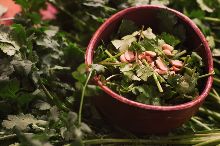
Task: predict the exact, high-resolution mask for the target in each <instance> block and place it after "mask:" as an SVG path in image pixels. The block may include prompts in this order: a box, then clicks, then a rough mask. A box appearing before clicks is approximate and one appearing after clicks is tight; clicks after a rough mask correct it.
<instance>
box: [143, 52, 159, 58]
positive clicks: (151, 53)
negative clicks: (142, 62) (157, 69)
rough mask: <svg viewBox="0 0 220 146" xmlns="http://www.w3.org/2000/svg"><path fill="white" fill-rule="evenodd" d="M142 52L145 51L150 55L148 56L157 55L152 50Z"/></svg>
mask: <svg viewBox="0 0 220 146" xmlns="http://www.w3.org/2000/svg"><path fill="white" fill-rule="evenodd" d="M144 53H145V55H147V56H150V57H155V56H157V54H156V53H155V52H153V51H145V52H144Z"/></svg>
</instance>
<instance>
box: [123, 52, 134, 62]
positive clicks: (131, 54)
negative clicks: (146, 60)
mask: <svg viewBox="0 0 220 146" xmlns="http://www.w3.org/2000/svg"><path fill="white" fill-rule="evenodd" d="M124 55H125V59H126V60H127V61H128V62H132V61H134V60H135V55H134V52H132V51H126V52H125V54H124Z"/></svg>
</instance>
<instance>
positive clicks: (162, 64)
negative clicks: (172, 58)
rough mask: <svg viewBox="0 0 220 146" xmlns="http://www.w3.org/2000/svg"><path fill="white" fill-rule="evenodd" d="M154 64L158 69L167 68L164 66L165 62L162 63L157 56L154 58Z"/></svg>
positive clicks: (164, 69)
mask: <svg viewBox="0 0 220 146" xmlns="http://www.w3.org/2000/svg"><path fill="white" fill-rule="evenodd" d="M156 65H157V67H158V68H159V69H161V70H163V71H167V70H168V68H167V66H166V64H164V63H163V61H162V60H161V59H160V57H157V60H156Z"/></svg>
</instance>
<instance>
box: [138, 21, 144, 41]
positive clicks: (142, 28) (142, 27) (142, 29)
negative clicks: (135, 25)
mask: <svg viewBox="0 0 220 146" xmlns="http://www.w3.org/2000/svg"><path fill="white" fill-rule="evenodd" d="M143 31H144V25H142V26H141V31H140V36H139V38H138V42H140V40H141V36H142V33H143Z"/></svg>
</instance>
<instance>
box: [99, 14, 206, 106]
mask: <svg viewBox="0 0 220 146" xmlns="http://www.w3.org/2000/svg"><path fill="white" fill-rule="evenodd" d="M167 15H168V14H167ZM131 30H132V31H131ZM122 34H124V36H122ZM182 44H183V42H181V40H180V39H179V38H178V37H175V36H174V35H172V34H170V33H167V32H163V33H161V34H158V35H157V34H154V33H153V30H152V29H151V28H150V27H149V28H146V29H145V28H144V26H142V28H141V29H139V30H138V27H137V26H136V25H135V23H134V22H132V21H131V20H122V23H121V25H120V27H119V30H118V32H117V35H116V36H115V39H113V40H112V41H111V42H110V43H109V44H107V45H105V44H104V45H100V46H99V47H98V49H97V51H96V52H95V56H96V57H97V58H99V60H102V61H99V62H95V63H97V64H101V65H104V66H105V67H106V69H105V72H104V73H102V74H99V75H101V76H103V77H102V79H106V81H105V84H106V85H107V86H109V87H110V88H112V89H113V90H115V91H116V92H117V93H119V94H120V95H123V96H125V97H127V98H130V99H132V100H135V101H138V102H141V103H145V104H152V105H175V104H180V103H184V102H187V101H190V100H193V99H194V98H195V97H196V96H198V95H199V91H198V88H197V81H198V79H199V76H200V74H202V73H203V70H202V67H203V62H202V58H201V57H200V56H199V54H198V53H196V52H189V51H188V52H187V50H186V49H182V48H185V47H184V46H183V45H182ZM99 54H106V55H101V56H99ZM100 57H101V58H100ZM95 60H98V59H95Z"/></svg>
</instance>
